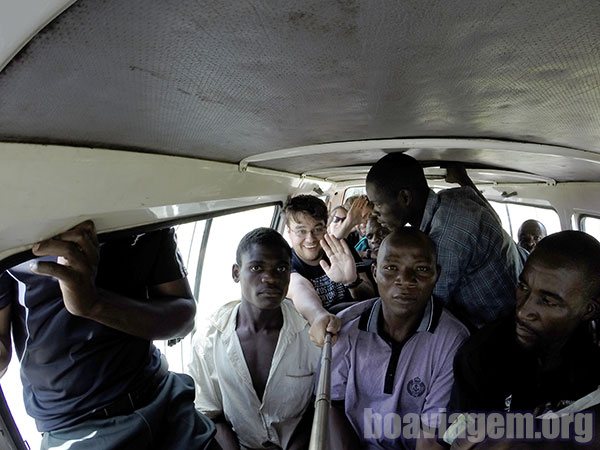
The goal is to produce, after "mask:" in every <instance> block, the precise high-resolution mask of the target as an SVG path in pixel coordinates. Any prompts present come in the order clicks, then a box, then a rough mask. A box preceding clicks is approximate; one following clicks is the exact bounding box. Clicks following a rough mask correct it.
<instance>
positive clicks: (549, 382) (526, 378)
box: [450, 231, 600, 416]
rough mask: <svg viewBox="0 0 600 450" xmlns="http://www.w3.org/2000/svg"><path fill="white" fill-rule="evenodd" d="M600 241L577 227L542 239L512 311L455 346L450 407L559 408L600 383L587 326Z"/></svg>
mask: <svg viewBox="0 0 600 450" xmlns="http://www.w3.org/2000/svg"><path fill="white" fill-rule="evenodd" d="M599 275H600V243H599V242H598V241H597V240H596V239H594V238H593V237H591V236H589V235H587V234H585V233H583V232H579V231H562V232H560V233H556V234H553V235H550V236H548V237H546V238H544V239H543V240H542V241H540V243H539V244H538V245H537V246H536V248H535V249H534V251H533V252H532V253H531V256H530V257H529V259H528V260H527V262H526V264H525V267H524V269H523V272H522V273H521V275H520V277H519V282H518V285H517V290H516V299H517V307H516V317H513V318H510V319H504V320H501V321H499V322H497V323H494V324H490V325H487V326H486V327H484V328H482V329H481V330H480V331H479V333H477V334H475V335H473V336H472V337H471V338H470V339H469V340H467V342H466V343H465V345H464V346H463V347H462V348H461V349H460V350H459V352H458V354H457V355H456V359H455V363H454V381H455V384H454V389H453V392H452V396H451V402H450V409H451V410H453V411H460V412H473V411H481V412H486V411H500V412H528V413H533V414H534V415H536V416H537V415H539V414H542V413H544V412H547V411H549V410H550V411H554V412H556V411H559V410H560V409H562V408H564V407H565V406H568V405H569V404H571V403H572V402H573V401H575V400H577V399H579V398H581V397H583V396H585V395H587V394H589V393H590V392H592V391H594V390H596V389H597V388H598V385H599V384H600V349H599V348H598V347H597V346H595V345H593V343H592V340H591V338H590V336H589V335H588V333H587V325H588V323H589V321H590V320H591V319H592V318H594V317H595V316H596V314H597V312H598V309H599V302H600V276H599Z"/></svg>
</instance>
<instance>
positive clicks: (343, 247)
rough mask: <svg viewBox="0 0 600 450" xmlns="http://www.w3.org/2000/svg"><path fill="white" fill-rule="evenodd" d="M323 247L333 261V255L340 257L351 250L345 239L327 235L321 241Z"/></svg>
mask: <svg viewBox="0 0 600 450" xmlns="http://www.w3.org/2000/svg"><path fill="white" fill-rule="evenodd" d="M321 247H323V250H325V254H326V255H327V256H328V257H329V258H330V259H331V256H332V255H339V254H342V253H348V254H349V253H350V249H349V247H348V244H346V241H344V240H343V239H337V238H336V237H335V236H332V235H330V234H329V233H326V234H325V235H324V236H323V239H322V240H321Z"/></svg>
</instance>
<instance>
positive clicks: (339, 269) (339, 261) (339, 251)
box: [319, 234, 375, 300]
mask: <svg viewBox="0 0 600 450" xmlns="http://www.w3.org/2000/svg"><path fill="white" fill-rule="evenodd" d="M321 246H322V247H323V250H324V251H325V254H326V255H327V258H328V259H329V264H328V263H327V262H326V261H325V260H321V261H320V262H319V263H320V264H321V267H322V268H323V270H324V271H325V273H326V274H327V276H328V277H329V278H330V279H331V280H332V281H335V282H337V283H344V285H346V287H347V288H348V290H349V291H350V295H351V296H352V298H353V299H354V300H366V299H368V298H372V297H374V296H375V289H374V287H373V285H372V284H371V281H370V280H369V277H368V276H367V275H366V274H364V273H363V274H358V273H357V271H356V261H355V260H354V256H353V255H352V251H351V250H350V247H348V244H347V243H346V241H344V240H343V239H336V238H335V236H331V235H329V234H326V235H325V236H323V240H322V241H321ZM359 279H360V281H359Z"/></svg>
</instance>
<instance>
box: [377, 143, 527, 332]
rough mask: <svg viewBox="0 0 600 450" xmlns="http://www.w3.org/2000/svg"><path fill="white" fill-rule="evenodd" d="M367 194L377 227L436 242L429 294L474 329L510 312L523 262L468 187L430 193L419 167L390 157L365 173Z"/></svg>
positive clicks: (484, 204)
mask: <svg viewBox="0 0 600 450" xmlns="http://www.w3.org/2000/svg"><path fill="white" fill-rule="evenodd" d="M366 185H367V193H368V196H369V199H370V200H371V201H372V202H373V203H374V206H375V214H376V215H377V216H378V220H379V221H380V222H381V223H382V225H384V226H387V227H388V228H390V229H392V230H397V229H399V228H401V227H404V226H406V225H407V224H410V225H411V226H413V227H417V228H419V229H420V230H422V231H423V232H425V233H427V234H428V235H429V236H430V237H431V239H432V240H433V242H434V243H435V246H436V249H437V255H438V264H439V266H440V268H441V269H440V270H441V272H440V277H439V280H438V282H437V284H436V286H435V290H434V296H435V297H436V298H438V299H440V300H442V301H443V302H444V303H445V304H446V305H447V307H448V308H449V309H450V310H451V311H452V312H453V313H454V314H455V315H456V316H457V317H458V318H460V319H461V320H462V321H464V322H465V323H467V324H470V325H473V326H475V327H481V326H482V325H483V324H485V323H488V322H491V321H493V320H494V319H496V318H498V317H500V316H502V315H504V314H507V313H509V312H510V311H511V310H512V309H513V308H514V296H513V291H514V287H515V285H516V281H517V277H518V275H519V273H520V271H521V269H522V265H523V258H522V256H521V254H520V252H519V250H518V249H517V245H516V244H515V243H514V242H513V240H512V239H511V238H510V236H508V234H506V232H505V231H504V230H503V229H502V225H501V224H500V222H499V221H498V219H497V217H496V215H495V214H494V213H493V211H492V210H491V207H490V206H489V204H488V203H487V202H486V201H485V200H484V199H483V198H482V196H481V194H479V193H478V192H476V190H474V189H473V188H471V187H460V188H455V189H447V190H443V191H440V192H439V193H435V192H434V191H433V190H431V189H430V188H429V187H428V185H427V180H426V179H425V175H424V172H423V168H422V167H421V165H420V164H419V163H418V162H417V161H416V160H415V159H414V158H412V157H410V156H408V155H405V154H402V153H391V154H388V155H386V156H384V157H383V158H382V159H380V160H379V161H378V162H377V163H375V164H374V165H373V167H372V168H371V170H370V171H369V173H368V175H367V180H366Z"/></svg>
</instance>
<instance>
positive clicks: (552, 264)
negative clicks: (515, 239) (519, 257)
mask: <svg viewBox="0 0 600 450" xmlns="http://www.w3.org/2000/svg"><path fill="white" fill-rule="evenodd" d="M516 297H517V318H516V333H517V340H518V342H519V343H520V345H521V346H523V347H524V348H527V349H531V350H538V351H540V352H542V353H551V352H554V351H556V350H557V349H560V348H561V347H562V345H563V344H564V343H565V342H566V341H567V340H568V339H569V337H570V336H571V335H572V333H573V332H574V331H575V330H576V329H577V328H578V327H579V326H580V325H581V324H582V323H584V322H586V321H588V320H590V319H592V318H594V317H595V314H596V312H597V310H598V302H600V243H599V242H598V241H597V240H596V239H594V238H593V237H592V236H590V235H588V234H586V233H583V232H581V231H561V232H560V233H555V234H552V235H550V236H548V237H546V238H544V239H543V240H542V241H540V243H539V244H538V245H537V246H536V247H535V249H534V250H533V252H532V253H531V255H530V256H529V258H528V260H527V262H526V263H525V267H524V268H523V272H521V275H520V277H519V283H518V285H517V292H516Z"/></svg>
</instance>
